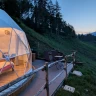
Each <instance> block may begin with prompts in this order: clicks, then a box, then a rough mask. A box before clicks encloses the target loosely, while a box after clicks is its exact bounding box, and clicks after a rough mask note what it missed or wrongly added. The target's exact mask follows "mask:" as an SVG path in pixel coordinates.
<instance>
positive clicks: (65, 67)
mask: <svg viewBox="0 0 96 96" xmlns="http://www.w3.org/2000/svg"><path fill="white" fill-rule="evenodd" d="M64 60H65V64H64V69H65V73H66V77H65V79H67V57H66V56H65V58H64Z"/></svg>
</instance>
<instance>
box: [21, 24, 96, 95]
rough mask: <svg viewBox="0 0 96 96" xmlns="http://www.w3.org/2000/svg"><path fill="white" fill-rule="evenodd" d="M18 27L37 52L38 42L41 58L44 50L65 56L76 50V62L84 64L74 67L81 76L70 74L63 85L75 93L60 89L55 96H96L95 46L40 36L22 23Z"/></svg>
mask: <svg viewBox="0 0 96 96" xmlns="http://www.w3.org/2000/svg"><path fill="white" fill-rule="evenodd" d="M20 26H21V27H22V29H23V30H24V31H25V32H26V34H27V37H28V39H29V42H30V45H31V48H33V47H35V48H36V50H38V47H37V42H39V44H40V47H39V51H40V56H43V52H44V51H45V50H51V49H53V48H54V49H56V50H59V51H61V52H63V53H64V54H65V55H66V54H70V53H71V52H72V50H77V51H78V52H77V55H76V60H77V61H81V62H84V64H83V66H78V65H76V66H75V69H76V70H78V71H81V72H82V73H83V76H82V77H77V76H75V75H72V74H70V75H69V77H68V80H67V81H66V82H64V84H68V85H70V86H73V87H75V88H76V91H75V93H73V94H72V93H70V92H67V91H64V90H63V89H62V88H61V89H60V90H59V91H58V92H57V94H56V96H96V56H95V54H96V46H94V45H93V44H91V43H90V44H89V43H84V42H82V41H79V40H78V39H71V40H68V39H65V38H64V37H63V36H56V35H55V34H52V35H49V34H47V35H45V36H42V35H40V34H38V33H36V32H35V31H34V30H32V29H30V28H28V27H27V26H25V25H24V24H23V23H20ZM34 43H35V44H34Z"/></svg>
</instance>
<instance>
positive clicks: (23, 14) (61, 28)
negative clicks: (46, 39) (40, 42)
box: [0, 0, 76, 38]
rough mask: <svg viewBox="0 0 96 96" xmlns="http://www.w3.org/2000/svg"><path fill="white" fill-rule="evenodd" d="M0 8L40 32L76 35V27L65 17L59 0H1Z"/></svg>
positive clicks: (71, 36) (66, 35)
mask: <svg viewBox="0 0 96 96" xmlns="http://www.w3.org/2000/svg"><path fill="white" fill-rule="evenodd" d="M0 8H1V9H3V10H5V11H6V12H7V13H8V14H9V15H10V16H14V17H18V18H20V19H21V20H22V21H23V22H24V23H25V24H26V25H27V26H29V27H30V28H32V29H34V30H35V31H37V32H39V33H40V34H45V33H47V34H52V33H53V34H56V35H60V36H61V35H62V36H64V37H68V38H75V37H76V33H75V29H74V27H73V26H72V25H70V24H68V23H67V22H66V21H65V20H64V19H63V17H62V14H61V12H60V11H61V8H60V6H59V3H58V1H56V3H55V4H53V2H52V0H1V1H0Z"/></svg>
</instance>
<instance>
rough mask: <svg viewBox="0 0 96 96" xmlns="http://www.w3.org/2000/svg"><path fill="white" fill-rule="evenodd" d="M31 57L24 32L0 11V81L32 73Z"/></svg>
mask: <svg viewBox="0 0 96 96" xmlns="http://www.w3.org/2000/svg"><path fill="white" fill-rule="evenodd" d="M31 56H32V55H31V50H30V47H29V44H28V41H27V38H26V35H25V33H24V31H23V30H22V29H21V28H20V27H19V26H18V25H17V24H16V23H15V21H14V20H13V19H12V18H11V17H10V16H9V15H8V14H7V13H6V12H5V11H3V10H1V9H0V79H2V80H4V79H6V77H7V76H8V77H9V78H12V80H13V79H16V78H18V77H20V76H22V75H24V74H26V73H28V72H30V71H32V67H31V66H32V64H31V63H32V60H31V59H32V57H31ZM11 69H12V70H14V71H12V70H11ZM13 73H14V75H13ZM11 75H12V76H11ZM7 79H8V78H7ZM0 81H1V80H0ZM9 82H10V80H9ZM0 84H1V83H0ZM1 85H2V84H1Z"/></svg>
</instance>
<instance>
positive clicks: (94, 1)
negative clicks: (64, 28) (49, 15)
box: [52, 0, 96, 34]
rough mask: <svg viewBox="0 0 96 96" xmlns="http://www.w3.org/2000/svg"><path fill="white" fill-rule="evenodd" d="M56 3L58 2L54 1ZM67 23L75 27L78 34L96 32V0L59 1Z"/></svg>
mask: <svg viewBox="0 0 96 96" xmlns="http://www.w3.org/2000/svg"><path fill="white" fill-rule="evenodd" d="M52 1H53V3H55V1H56V0H52ZM57 1H58V2H59V5H60V7H61V13H62V15H63V18H64V20H65V21H67V23H69V24H71V25H73V27H74V28H75V31H76V33H80V34H81V33H83V34H85V33H90V32H95V31H96V27H95V25H96V0H57Z"/></svg>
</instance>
